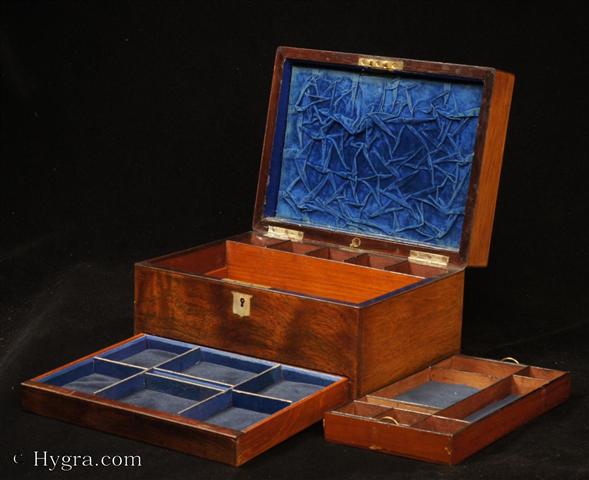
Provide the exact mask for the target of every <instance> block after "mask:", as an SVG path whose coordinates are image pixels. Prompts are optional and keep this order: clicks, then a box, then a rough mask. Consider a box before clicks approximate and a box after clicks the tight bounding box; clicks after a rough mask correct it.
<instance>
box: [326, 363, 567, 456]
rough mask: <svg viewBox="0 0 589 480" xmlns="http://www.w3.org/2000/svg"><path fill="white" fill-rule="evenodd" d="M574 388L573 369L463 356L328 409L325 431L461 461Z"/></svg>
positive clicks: (391, 449)
mask: <svg viewBox="0 0 589 480" xmlns="http://www.w3.org/2000/svg"><path fill="white" fill-rule="evenodd" d="M569 394H570V375H569V373H567V372H561V371H558V370H549V369H544V368H539V367H530V366H524V365H519V364H512V363H507V362H503V361H495V360H487V359H482V358H475V357H469V356H465V355H455V356H453V357H450V358H448V359H446V360H444V361H442V362H439V363H437V364H435V365H433V366H431V367H429V368H427V369H425V370H422V371H421V372H419V373H416V374H414V375H411V376H410V377H407V378H405V379H403V380H401V381H399V382H396V383H393V384H391V385H389V386H387V387H384V388H382V389H380V390H377V391H375V392H373V393H371V394H369V395H366V396H364V397H362V398H360V399H358V400H356V401H354V402H352V403H349V404H347V405H346V406H344V407H342V408H339V409H338V410H334V411H331V412H328V413H326V415H325V419H324V426H325V438H326V439H327V440H328V441H330V442H334V443H340V444H345V445H352V446H355V447H362V448H368V449H370V450H375V451H380V452H385V453H390V454H395V455H402V456H404V457H410V458H416V459H419V460H426V461H429V462H435V463H446V464H456V463H459V462H461V461H462V460H464V459H465V458H467V457H468V456H470V455H472V454H473V453H475V452H477V451H478V450H480V449H481V448H483V447H485V446H487V445H489V444H490V443H492V442H494V441H495V440H497V439H498V438H500V437H502V436H504V435H506V434H507V433H509V432H511V431H512V430H514V429H515V428H517V427H519V426H520V425H523V424H524V423H526V422H528V421H530V420H532V419H533V418H535V417H537V416H539V415H541V414H542V413H544V412H546V411H547V410H549V409H551V408H553V407H555V406H557V405H559V404H560V403H562V402H564V401H565V400H566V399H567V398H568V397H569Z"/></svg>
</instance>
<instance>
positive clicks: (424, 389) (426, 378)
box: [371, 367, 497, 409]
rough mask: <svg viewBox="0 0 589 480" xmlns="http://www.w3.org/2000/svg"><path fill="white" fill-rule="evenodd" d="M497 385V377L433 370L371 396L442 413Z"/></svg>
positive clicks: (423, 372)
mask: <svg viewBox="0 0 589 480" xmlns="http://www.w3.org/2000/svg"><path fill="white" fill-rule="evenodd" d="M496 382H497V379H496V378H495V377H491V376H488V375H483V374H480V373H475V372H463V371H459V370H450V369H445V368H433V367H430V368H428V369H427V370H423V371H422V372H419V373H416V374H415V375H412V376H410V377H408V378H406V379H403V380H401V381H399V382H396V383H394V384H392V385H389V386H388V387H385V388H382V389H380V390H378V391H376V392H374V393H373V394H372V395H371V396H372V397H383V398H388V399H392V400H394V401H397V402H404V403H408V404H416V405H422V406H426V407H429V408H437V409H443V408H446V407H449V406H450V405H453V404H455V403H457V402H459V401H460V400H463V399H464V398H467V397H469V396H471V395H474V394H475V393H477V392H478V391H479V390H481V389H482V388H485V387H488V386H489V385H491V384H493V383H496Z"/></svg>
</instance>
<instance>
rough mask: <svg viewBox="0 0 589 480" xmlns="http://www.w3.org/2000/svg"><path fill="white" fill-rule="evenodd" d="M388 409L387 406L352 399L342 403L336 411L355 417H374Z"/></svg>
mask: <svg viewBox="0 0 589 480" xmlns="http://www.w3.org/2000/svg"><path fill="white" fill-rule="evenodd" d="M388 410H390V408H388V407H382V406H380V405H376V404H372V403H367V402H364V401H360V400H354V401H353V402H351V403H348V404H347V405H344V406H343V407H341V408H339V409H337V410H336V411H337V412H339V413H345V414H346V415H354V416H356V417H376V416H377V415H380V414H383V413H384V412H386V411H388Z"/></svg>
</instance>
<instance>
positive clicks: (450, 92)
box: [264, 65, 482, 250]
mask: <svg viewBox="0 0 589 480" xmlns="http://www.w3.org/2000/svg"><path fill="white" fill-rule="evenodd" d="M289 72H290V77H288V75H289ZM284 76H285V77H287V78H283V88H282V91H281V97H282V98H281V99H280V101H279V113H278V117H279V118H278V121H277V132H276V135H277V136H278V137H279V140H277V141H276V142H275V144H274V150H277V149H278V151H273V159H272V165H271V172H270V182H269V185H268V190H267V198H266V207H265V212H264V214H265V216H266V217H272V218H274V219H278V220H285V221H288V222H289V223H296V224H304V225H310V226H315V227H320V228H328V229H333V230H340V231H345V232H352V233H360V234H363V235H370V236H377V237H378V236H382V237H387V238H393V239H398V240H401V241H408V242H411V243H420V244H428V245H433V246H437V247H443V248H446V249H449V250H458V248H459V246H460V240H461V235H462V226H463V222H464V212H465V206H466V199H467V194H468V188H469V180H470V173H471V166H472V160H473V156H474V147H475V139H476V131H477V125H478V116H479V108H480V104H481V99H482V84H481V83H465V82H459V81H441V80H436V79H425V78H422V77H410V76H400V75H394V74H388V75H387V74H382V75H375V74H372V73H370V74H367V73H361V72H359V71H343V70H335V69H328V68H314V67H307V66H298V65H292V66H288V67H286V66H285V70H284ZM285 95H288V103H286V102H285V100H284V96H285ZM284 110H286V111H284ZM283 117H285V118H283ZM281 130H282V131H281ZM281 135H282V136H283V138H281V137H280V136H281ZM278 170H280V172H279V174H277V171H278Z"/></svg>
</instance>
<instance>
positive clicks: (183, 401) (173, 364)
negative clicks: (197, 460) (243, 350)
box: [21, 335, 349, 466]
mask: <svg viewBox="0 0 589 480" xmlns="http://www.w3.org/2000/svg"><path fill="white" fill-rule="evenodd" d="M21 387H22V403H23V406H24V408H26V409H28V410H31V411H33V412H35V413H39V414H41V415H46V416H49V417H54V418H58V419H60V420H64V421H68V422H72V423H76V424H79V425H83V426H87V427H91V428H95V429H97V430H103V431H106V432H110V433H115V434H117V435H121V436H124V437H129V438H133V439H137V440H142V441H147V442H150V443H153V444H155V445H160V446H163V447H168V448H173V449H175V450H179V451H182V452H186V453H190V454H193V455H198V456H202V457H205V458H209V459H211V460H217V461H220V462H224V463H228V464H230V465H234V466H238V465H241V464H242V463H244V462H247V461H248V460H250V459H251V458H253V457H255V456H257V455H259V454H260V453H262V452H264V451H266V450H268V449H269V448H271V447H273V446H274V445H276V444H278V443H280V442H282V441H284V440H285V439H287V438H288V437H290V436H292V435H294V434H295V433H297V432H299V431H300V430H303V429H304V428H306V427H308V426H309V425H311V424H313V423H315V422H317V421H319V420H320V419H321V416H322V414H323V412H324V411H325V410H327V409H330V408H334V407H336V406H338V405H341V404H342V402H344V401H345V399H346V398H347V397H348V396H349V393H348V390H349V382H348V380H347V379H345V378H341V377H337V376H334V375H329V374H324V373H319V372H314V371H310V370H305V369H301V368H295V367H291V366H288V365H280V364H278V363H275V362H268V361H265V360H260V359H256V358H252V357H245V356H243V355H236V354H234V353H229V352H224V351H220V350H215V349H211V348H206V347H200V346H197V345H191V344H187V343H184V342H178V341H175V340H171V339H166V338H161V337H153V336H150V335H136V336H135V337H133V338H131V339H128V340H125V341H123V342H120V343H118V344H116V345H113V346H110V347H107V348H105V349H103V350H100V351H98V352H95V353H93V354H91V355H88V356H86V357H84V358H82V359H80V360H76V361H75V362H72V363H70V364H68V365H65V366H63V367H60V368H57V369H55V370H52V371H51V372H48V373H45V374H43V375H40V376H38V377H36V378H33V379H31V380H28V381H26V382H23V383H22V385H21Z"/></svg>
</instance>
